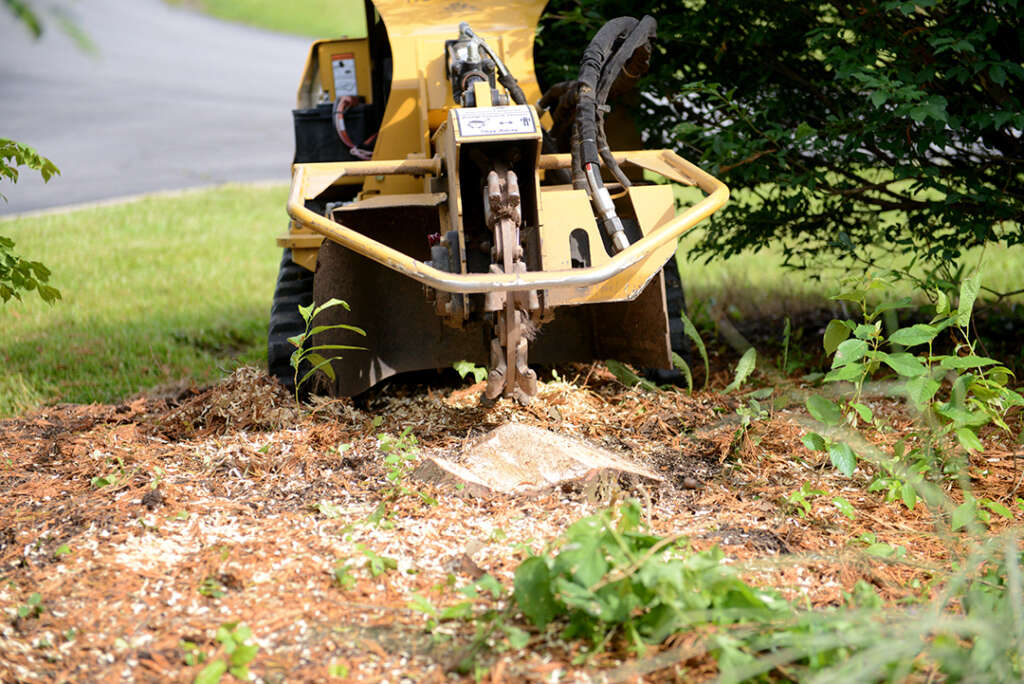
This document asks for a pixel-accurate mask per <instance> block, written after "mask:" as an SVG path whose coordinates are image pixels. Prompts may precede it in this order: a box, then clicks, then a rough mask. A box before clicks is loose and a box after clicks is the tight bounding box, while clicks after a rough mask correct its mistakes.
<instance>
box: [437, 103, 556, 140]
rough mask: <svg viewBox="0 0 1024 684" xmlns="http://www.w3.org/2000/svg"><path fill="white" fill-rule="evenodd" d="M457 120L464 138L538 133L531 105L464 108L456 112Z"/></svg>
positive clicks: (460, 133)
mask: <svg viewBox="0 0 1024 684" xmlns="http://www.w3.org/2000/svg"><path fill="white" fill-rule="evenodd" d="M455 120H456V121H457V122H458V124H459V135H461V136H462V137H464V138H469V137H476V136H485V135H521V134H523V133H536V132H537V124H536V123H534V120H533V112H531V111H530V105H514V106H511V107H463V108H462V109H456V110H455Z"/></svg>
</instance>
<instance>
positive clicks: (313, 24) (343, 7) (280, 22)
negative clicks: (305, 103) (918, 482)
mask: <svg viewBox="0 0 1024 684" xmlns="http://www.w3.org/2000/svg"><path fill="white" fill-rule="evenodd" d="M167 2H169V3H170V4H172V5H183V6H186V7H194V8H195V9H198V10H200V11H202V12H205V13H207V14H209V15H211V16H214V17H217V18H219V19H225V20H227V21H237V22H240V23H242V24H249V25H251V26H258V27H260V28H265V29H268V30H270V31H279V32H282V33H293V34H296V35H299V36H309V37H312V38H340V37H342V36H347V37H349V38H362V37H364V36H365V35H366V19H365V15H364V13H363V3H362V0H302V2H280V0H167Z"/></svg>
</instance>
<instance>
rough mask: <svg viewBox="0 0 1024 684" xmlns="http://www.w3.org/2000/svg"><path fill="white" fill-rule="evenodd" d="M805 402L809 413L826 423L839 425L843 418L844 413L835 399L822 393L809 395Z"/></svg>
mask: <svg viewBox="0 0 1024 684" xmlns="http://www.w3.org/2000/svg"><path fill="white" fill-rule="evenodd" d="M805 403H806V405H807V411H808V413H810V414H811V416H813V417H814V419H815V420H817V421H820V422H822V423H825V424H826V425H839V421H841V420H842V419H843V413H842V411H840V410H839V407H838V406H837V405H836V404H835V403H834V402H833V401H831V400H830V399H826V398H825V397H823V396H821V395H820V394H811V395H809V396H808V397H807V400H806V402H805Z"/></svg>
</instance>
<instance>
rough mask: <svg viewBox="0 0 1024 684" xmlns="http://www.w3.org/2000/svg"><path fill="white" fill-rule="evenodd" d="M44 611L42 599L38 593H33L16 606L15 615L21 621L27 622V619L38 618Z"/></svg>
mask: <svg viewBox="0 0 1024 684" xmlns="http://www.w3.org/2000/svg"><path fill="white" fill-rule="evenodd" d="M45 610H46V606H44V605H43V597H42V596H41V595H40V594H39V592H38V591H34V592H32V593H31V594H30V595H29V597H28V600H27V601H25V603H23V604H22V605H20V606H18V610H17V615H18V618H20V619H22V620H28V619H29V618H35V617H39V616H40V615H42V614H43V611H45Z"/></svg>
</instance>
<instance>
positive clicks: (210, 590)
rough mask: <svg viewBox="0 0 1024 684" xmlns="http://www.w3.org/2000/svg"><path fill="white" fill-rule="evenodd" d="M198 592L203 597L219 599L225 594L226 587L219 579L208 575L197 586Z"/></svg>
mask: <svg viewBox="0 0 1024 684" xmlns="http://www.w3.org/2000/svg"><path fill="white" fill-rule="evenodd" d="M198 591H199V593H200V594H202V595H203V596H208V597H210V598H215V599H219V598H222V597H223V596H224V595H225V594H227V587H225V586H224V584H223V583H222V582H221V581H220V580H219V579H217V578H216V577H214V576H213V575H210V576H209V577H206V578H205V579H203V581H202V582H201V583H200V584H199V589H198Z"/></svg>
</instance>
